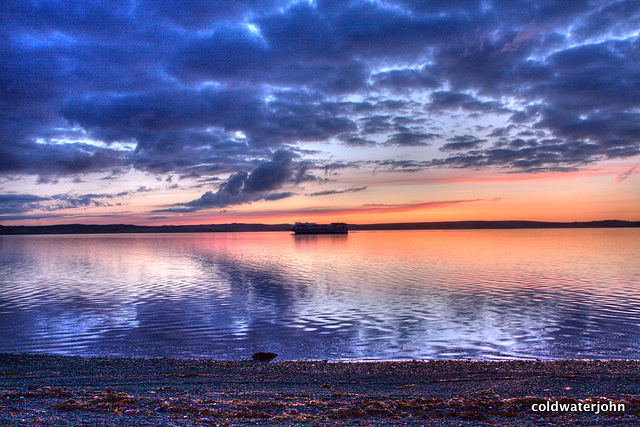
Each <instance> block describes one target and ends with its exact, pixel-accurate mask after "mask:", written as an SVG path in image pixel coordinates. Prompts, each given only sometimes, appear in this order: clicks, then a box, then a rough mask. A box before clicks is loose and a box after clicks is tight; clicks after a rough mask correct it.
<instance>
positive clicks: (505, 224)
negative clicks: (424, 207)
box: [0, 220, 640, 235]
mask: <svg viewBox="0 0 640 427" xmlns="http://www.w3.org/2000/svg"><path fill="white" fill-rule="evenodd" d="M291 226H292V224H240V223H233V224H202V225H162V226H155V225H154V226H145V225H131V224H107V225H90V224H61V225H9V226H3V225H0V235H22V234H112V233H220V232H251V231H289V229H290V228H291ZM635 227H640V221H622V220H604V221H585V222H577V221H576V222H545V221H444V222H410V223H383V224H349V230H351V231H356V230H490V229H496V230H509V229H542V228H635Z"/></svg>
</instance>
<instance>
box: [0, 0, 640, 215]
mask: <svg viewBox="0 0 640 427" xmlns="http://www.w3.org/2000/svg"><path fill="white" fill-rule="evenodd" d="M0 23H1V25H0V224H2V225H48V224H70V223H84V224H109V223H126V224H138V225H160V224H211V223H231V222H249V223H270V224H276V223H292V222H294V221H314V222H336V221H342V222H348V223H381V222H422V221H458V220H538V221H589V220H604V219H622V220H640V176H638V173H639V172H640V36H639V35H640V2H638V1H637V0H630V1H625V0H622V1H597V0H593V1H582V0H573V1H546V0H530V1H524V0H501V1H497V0H496V1H490V0H485V1H475V0H448V1H441V0H438V1H410V0H390V1H364V0H360V1H331V0H329V1H321V0H318V1H280V0H260V1H252V0H238V1H221V0H191V1H188V2H185V1H178V0H136V1H125V0H116V1H104V0H103V1H92V0H86V1H80V2H70V1H47V0H33V1H16V0H3V2H2V4H0Z"/></svg>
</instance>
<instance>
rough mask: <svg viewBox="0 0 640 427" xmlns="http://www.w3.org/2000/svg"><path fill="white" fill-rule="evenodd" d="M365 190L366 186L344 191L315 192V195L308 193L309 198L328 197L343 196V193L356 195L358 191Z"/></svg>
mask: <svg viewBox="0 0 640 427" xmlns="http://www.w3.org/2000/svg"><path fill="white" fill-rule="evenodd" d="M366 189H367V186H366V185H365V186H362V187H350V188H346V189H344V190H325V191H317V192H315V193H310V194H309V196H312V197H313V196H329V195H332V194H343V193H357V192H358V191H364V190H366Z"/></svg>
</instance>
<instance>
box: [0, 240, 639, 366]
mask: <svg viewBox="0 0 640 427" xmlns="http://www.w3.org/2000/svg"><path fill="white" fill-rule="evenodd" d="M638 237H640V230H509V231H486V230H484V231H437V232H433V231H417V232H416V231H411V232H407V231H400V232H397V231H384V232H354V233H351V234H350V235H348V236H344V235H323V236H294V235H292V234H289V233H220V234H181V235H175V234H174V235H110V236H108V235H98V236H7V237H0V271H1V272H2V273H0V291H1V292H0V351H9V352H25V351H26V352H55V353H60V354H80V355H130V356H183V357H214V358H219V359H239V358H246V357H248V356H249V355H250V354H251V353H252V352H254V351H258V350H266V351H275V352H276V353H279V354H280V355H281V358H283V359H303V358H312V359H354V358H366V359H406V358H519V357H523V358H527V357H538V358H581V357H599V358H638V357H639V356H640V346H639V345H638V342H640V340H639V338H640V289H639V287H638V286H637V285H638V284H639V282H640V265H639V263H637V260H636V258H635V256H636V255H635V254H637V253H638V252H640V244H639V242H640V239H638Z"/></svg>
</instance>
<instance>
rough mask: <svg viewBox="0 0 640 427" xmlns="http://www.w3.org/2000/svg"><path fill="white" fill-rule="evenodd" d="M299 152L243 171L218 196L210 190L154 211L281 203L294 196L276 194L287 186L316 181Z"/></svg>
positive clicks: (278, 154)
mask: <svg viewBox="0 0 640 427" xmlns="http://www.w3.org/2000/svg"><path fill="white" fill-rule="evenodd" d="M296 157H298V156H297V155H296V154H295V153H292V152H288V151H284V150H279V151H276V152H275V153H274V154H273V160H272V161H269V162H264V163H261V164H260V165H258V166H257V167H256V168H255V169H253V171H251V173H248V172H245V171H239V172H236V173H234V174H232V175H231V176H229V178H228V179H227V181H225V182H223V183H222V184H220V187H219V188H218V191H216V192H215V193H214V192H212V191H207V192H206V193H204V194H203V195H202V196H200V198H198V199H195V200H191V201H190V202H186V203H177V204H175V205H173V206H172V207H168V208H164V209H158V210H155V211H154V212H194V211H198V210H202V209H211V208H224V207H227V206H236V205H241V204H246V203H252V202H256V201H259V200H268V201H274V200H280V199H284V198H287V197H291V196H293V195H294V194H295V193H293V192H288V191H287V192H274V191H275V190H278V189H280V188H281V187H282V186H284V185H285V184H297V183H301V182H305V181H311V180H315V179H316V178H315V177H314V176H313V175H311V174H309V172H308V171H309V169H310V164H309V163H307V162H300V161H296V160H295V159H296Z"/></svg>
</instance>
